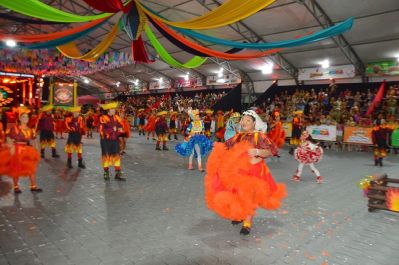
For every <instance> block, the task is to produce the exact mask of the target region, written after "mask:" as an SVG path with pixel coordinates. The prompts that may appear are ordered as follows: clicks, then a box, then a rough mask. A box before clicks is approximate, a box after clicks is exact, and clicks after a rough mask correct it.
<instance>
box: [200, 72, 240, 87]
mask: <svg viewBox="0 0 399 265" xmlns="http://www.w3.org/2000/svg"><path fill="white" fill-rule="evenodd" d="M240 83H241V78H240V77H239V75H238V76H235V75H233V74H228V75H223V76H222V77H219V76H207V77H206V85H207V86H222V85H231V84H240Z"/></svg>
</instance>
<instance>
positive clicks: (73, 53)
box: [57, 23, 119, 62]
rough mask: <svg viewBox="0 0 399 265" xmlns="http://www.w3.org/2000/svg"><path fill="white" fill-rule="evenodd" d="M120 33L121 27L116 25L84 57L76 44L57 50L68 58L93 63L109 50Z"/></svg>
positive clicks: (60, 47)
mask: <svg viewBox="0 0 399 265" xmlns="http://www.w3.org/2000/svg"><path fill="white" fill-rule="evenodd" d="M118 31H119V25H118V23H116V24H115V25H114V27H113V28H112V30H111V31H110V32H109V33H108V34H107V36H106V37H105V38H104V39H103V40H102V41H101V42H100V44H98V45H97V46H96V47H94V48H93V49H92V50H91V51H89V52H88V53H86V54H84V55H81V52H80V51H79V49H78V48H77V46H76V43H75V42H70V43H67V44H65V45H62V46H58V47H57V49H58V50H59V51H60V52H61V53H62V54H63V55H65V56H66V57H69V58H72V59H78V60H83V61H88V62H93V61H95V60H96V59H97V58H98V57H99V56H100V55H102V54H103V53H104V52H105V51H106V50H107V49H108V48H109V46H110V45H111V43H112V42H113V41H114V39H115V37H116V34H118Z"/></svg>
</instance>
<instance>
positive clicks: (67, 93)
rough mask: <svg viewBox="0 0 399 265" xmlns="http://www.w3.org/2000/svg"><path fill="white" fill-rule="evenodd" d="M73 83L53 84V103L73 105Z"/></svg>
mask: <svg viewBox="0 0 399 265" xmlns="http://www.w3.org/2000/svg"><path fill="white" fill-rule="evenodd" d="M74 98H75V95H74V87H73V83H58V82H57V83H54V84H53V104H54V105H55V106H73V104H74Z"/></svg>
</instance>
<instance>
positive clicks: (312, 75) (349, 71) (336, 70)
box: [298, 65, 356, 81]
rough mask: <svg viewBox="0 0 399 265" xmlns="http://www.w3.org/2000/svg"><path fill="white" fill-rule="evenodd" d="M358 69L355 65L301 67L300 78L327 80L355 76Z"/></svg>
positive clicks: (304, 79) (303, 79)
mask: <svg viewBox="0 0 399 265" xmlns="http://www.w3.org/2000/svg"><path fill="white" fill-rule="evenodd" d="M355 74H356V71H355V67H354V66H353V65H342V66H331V67H329V68H322V67H318V68H303V69H299V75H298V80H300V81H307V80H326V79H330V78H333V79H338V78H352V77H355Z"/></svg>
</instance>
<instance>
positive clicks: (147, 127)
mask: <svg viewBox="0 0 399 265" xmlns="http://www.w3.org/2000/svg"><path fill="white" fill-rule="evenodd" d="M155 121H156V120H155V118H149V119H148V122H147V124H146V125H145V126H144V127H143V129H144V131H146V132H153V131H155Z"/></svg>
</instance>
